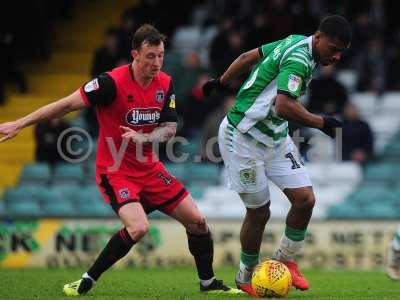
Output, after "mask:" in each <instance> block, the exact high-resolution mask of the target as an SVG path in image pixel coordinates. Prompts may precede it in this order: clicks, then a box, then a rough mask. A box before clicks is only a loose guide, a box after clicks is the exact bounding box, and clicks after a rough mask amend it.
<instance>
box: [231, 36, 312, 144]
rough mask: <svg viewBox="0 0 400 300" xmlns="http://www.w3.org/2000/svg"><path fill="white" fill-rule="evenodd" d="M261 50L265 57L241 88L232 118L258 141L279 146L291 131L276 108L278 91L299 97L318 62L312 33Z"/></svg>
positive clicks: (240, 128) (232, 110)
mask: <svg viewBox="0 0 400 300" xmlns="http://www.w3.org/2000/svg"><path fill="white" fill-rule="evenodd" d="M260 50H261V51H260V52H262V56H263V57H262V59H261V60H260V62H259V63H258V64H257V65H256V66H255V67H254V69H253V71H252V72H251V74H250V75H249V77H248V78H247V80H246V81H245V82H244V84H243V85H242V87H241V88H240V90H239V92H238V94H237V96H236V101H235V105H234V106H233V107H232V108H231V110H230V111H229V113H228V120H229V123H231V124H232V125H233V126H235V127H236V128H237V129H238V130H239V131H240V132H242V133H246V134H247V135H250V136H251V137H252V138H254V139H256V140H257V141H258V142H260V143H262V144H264V145H266V146H276V145H278V144H279V143H281V142H282V141H284V140H285V139H286V137H287V135H288V122H287V121H286V120H284V119H282V118H280V117H278V116H277V114H276V111H275V105H274V102H275V99H276V95H277V93H278V91H280V92H282V93H286V94H287V95H289V96H290V97H291V98H295V99H296V98H298V97H299V96H301V95H302V94H304V93H305V91H306V89H307V86H308V84H309V83H310V81H311V76H312V73H313V71H314V69H315V65H316V64H315V62H314V59H313V55H312V36H310V37H306V36H303V35H290V36H288V37H287V38H285V39H283V40H279V41H276V42H273V43H270V44H266V45H263V46H262V47H260Z"/></svg>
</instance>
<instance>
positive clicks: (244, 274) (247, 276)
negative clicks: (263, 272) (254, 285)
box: [239, 261, 254, 282]
mask: <svg viewBox="0 0 400 300" xmlns="http://www.w3.org/2000/svg"><path fill="white" fill-rule="evenodd" d="M253 271H254V268H249V267H248V266H246V265H245V264H244V263H242V261H240V264H239V281H240V282H249V281H250V280H251V275H252V274H253Z"/></svg>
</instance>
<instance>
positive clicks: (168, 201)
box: [151, 188, 186, 211]
mask: <svg viewBox="0 0 400 300" xmlns="http://www.w3.org/2000/svg"><path fill="white" fill-rule="evenodd" d="M185 193H186V189H185V188H182V189H181V190H180V191H179V192H178V193H177V194H176V195H175V196H174V197H172V198H171V199H169V200H167V201H165V202H164V203H163V204H161V205H159V206H156V207H154V208H152V209H151V211H153V210H160V211H162V210H163V209H165V208H166V207H167V206H169V205H171V204H172V203H174V202H176V201H178V200H179V199H180V198H181V197H182V196H183V194H185Z"/></svg>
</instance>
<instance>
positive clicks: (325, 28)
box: [318, 15, 352, 44]
mask: <svg viewBox="0 0 400 300" xmlns="http://www.w3.org/2000/svg"><path fill="white" fill-rule="evenodd" d="M318 31H320V32H321V33H323V34H325V35H326V36H328V37H330V38H334V39H338V40H339V41H341V42H343V43H345V44H349V43H350V42H351V38H352V31H351V26H350V24H349V22H348V21H347V20H346V19H345V18H343V17H342V16H339V15H332V16H328V17H326V18H324V19H323V20H322V21H321V23H320V24H319V27H318Z"/></svg>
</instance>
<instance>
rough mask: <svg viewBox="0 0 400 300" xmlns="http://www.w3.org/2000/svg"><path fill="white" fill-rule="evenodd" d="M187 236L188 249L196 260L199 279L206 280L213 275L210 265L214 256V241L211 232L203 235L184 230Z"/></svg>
mask: <svg viewBox="0 0 400 300" xmlns="http://www.w3.org/2000/svg"><path fill="white" fill-rule="evenodd" d="M186 234H187V237H188V244H189V251H190V253H191V254H192V255H193V257H194V260H195V262H196V267H197V274H198V275H199V278H200V279H201V280H208V279H211V278H213V277H214V270H213V267H212V263H213V258H214V242H213V240H212V237H211V232H210V231H208V232H207V233H206V234H204V235H194V234H192V233H190V232H186Z"/></svg>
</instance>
